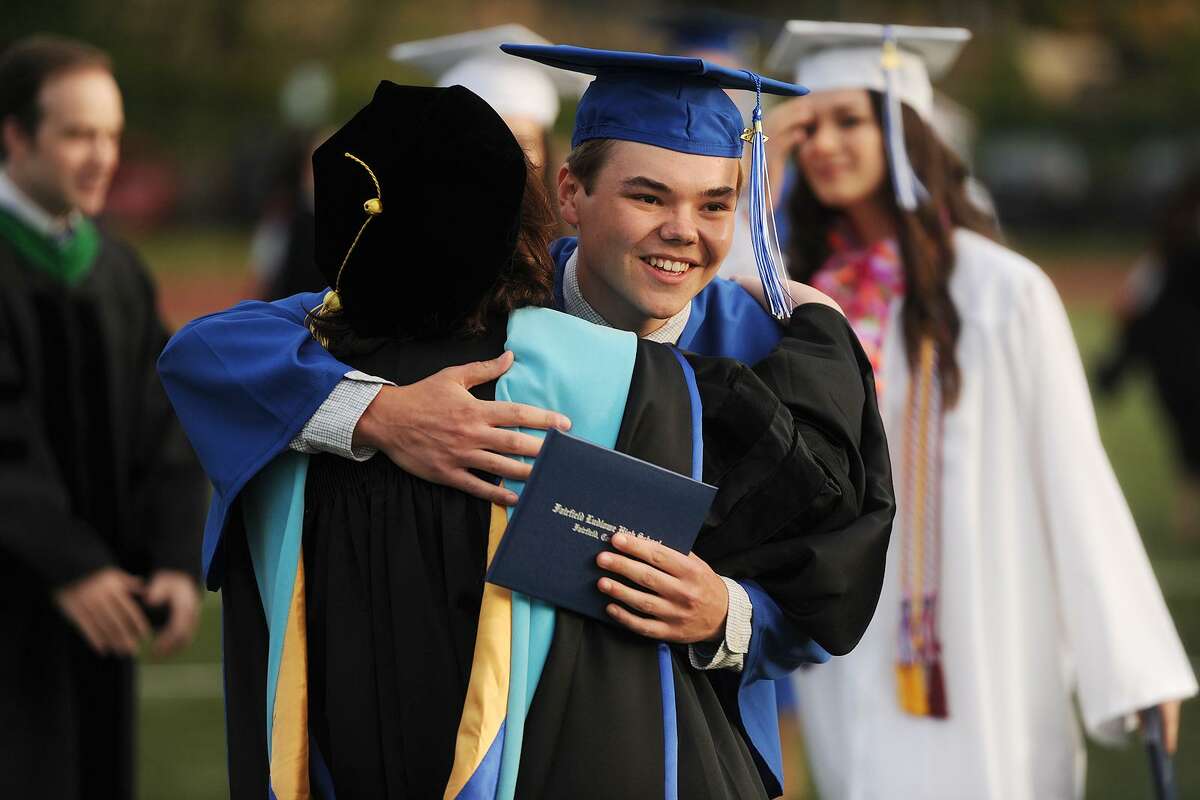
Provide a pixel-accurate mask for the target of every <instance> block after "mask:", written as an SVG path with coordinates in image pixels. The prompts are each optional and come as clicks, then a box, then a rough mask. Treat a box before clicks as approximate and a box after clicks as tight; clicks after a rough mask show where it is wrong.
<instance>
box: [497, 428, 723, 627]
mask: <svg viewBox="0 0 1200 800" xmlns="http://www.w3.org/2000/svg"><path fill="white" fill-rule="evenodd" d="M716 492H717V490H716V487H714V486H709V485H708V484H706V483H700V482H699V481H694V480H692V479H691V478H687V477H684V476H683V475H680V474H678V473H675V472H671V471H670V470H667V469H663V468H662V467H659V466H655V465H654V464H650V463H647V462H645V461H642V460H641V459H638V458H634V457H633V456H629V455H626V454H624V453H619V452H617V451H615V450H609V449H608V448H605V447H600V446H598V445H595V444H592V443H591V442H587V441H584V440H583V439H579V438H577V437H574V436H571V435H569V434H566V433H562V432H560V431H557V430H553V429H552V430H550V431H549V432H548V433H547V434H546V440H545V443H544V444H543V445H542V450H541V453H540V454H539V455H538V457H537V460H536V461H535V462H534V464H533V472H532V473H531V474H530V476H529V481H528V482H527V483H526V485H525V489H524V490H523V491H522V493H521V499H520V501H519V502H518V503H517V506H516V508H514V509H513V513H512V517H511V518H510V519H509V522H508V527H507V529H506V530H505V533H504V538H503V539H501V540H500V545H499V547H498V548H497V549H496V555H495V557H494V558H493V559H492V565H491V568H490V569H489V570H488V573H487V580H488V581H489V582H491V583H494V584H497V585H499V586H504V587H506V588H508V589H512V590H514V591H518V592H521V593H523V594H527V595H529V596H530V597H536V598H538V599H540V600H545V601H546V602H549V603H553V604H554V605H556V606H560V607H562V608H567V609H570V610H572V611H576V612H579V613H580V614H586V615H587V616H590V617H594V618H596V619H598V620H601V621H604V622H612V619H611V618H610V617H609V616H608V614H606V613H605V611H604V608H605V606H606V605H607V604H608V603H610V602H613V601H612V599H611V598H609V597H608V596H607V595H605V594H603V593H602V592H601V591H600V590H599V589H598V588H596V582H597V581H598V580H599V579H600V577H601V576H602V575H607V576H608V577H609V578H612V579H614V580H619V579H618V578H617V577H616V576H615V575H613V574H612V573H605V572H604V571H603V570H601V569H600V568H599V567H598V566H596V556H597V554H599V553H600V552H601V551H602V550H608V549H612V545H611V544H609V540H610V539H611V538H612V536H613V535H614V534H616V533H627V534H630V535H632V536H642V537H645V538H648V539H653V540H655V541H658V542H661V543H662V544H665V545H667V546H668V547H670V548H673V549H675V550H678V551H679V552H681V553H687V552H690V551H691V549H692V544H693V543H694V542H695V541H696V535H697V534H698V533H699V532H700V526H701V525H702V524H703V523H704V517H705V515H706V514H707V513H708V508H709V506H710V505H712V501H713V497H714V496H715V495H716Z"/></svg>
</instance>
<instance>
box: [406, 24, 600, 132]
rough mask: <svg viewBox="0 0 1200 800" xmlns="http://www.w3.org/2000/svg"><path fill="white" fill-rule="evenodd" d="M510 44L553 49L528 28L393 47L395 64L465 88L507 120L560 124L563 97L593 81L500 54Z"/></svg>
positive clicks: (509, 27)
mask: <svg viewBox="0 0 1200 800" xmlns="http://www.w3.org/2000/svg"><path fill="white" fill-rule="evenodd" d="M505 42H514V43H518V44H550V42H548V41H546V40H545V39H544V38H542V37H541V36H538V35H537V34H536V33H534V32H533V31H531V30H529V29H528V28H526V27H525V26H524V25H517V24H510V25H498V26H496V27H494V28H484V29H482V30H475V31H467V32H465V33H455V34H451V35H449V36H439V37H437V38H435V39H422V40H420V41H415V42H404V43H402V44H398V45H395V46H394V47H392V49H391V52H390V53H389V56H390V57H391V59H392V60H393V61H397V62H400V63H402V64H411V65H412V66H415V67H417V68H418V69H421V70H423V71H424V72H426V73H427V74H428V75H429V76H430V77H431V78H434V79H435V80H436V81H437V85H438V86H454V85H455V84H457V85H460V86H465V87H466V88H468V89H470V90H471V91H472V92H474V93H475V94H477V95H479V96H480V97H482V98H483V99H484V100H486V101H487V102H488V104H489V105H491V107H492V108H494V109H495V110H496V113H498V114H499V115H500V116H502V117H510V116H519V117H528V118H531V119H534V120H536V121H537V122H538V123H539V124H541V126H542V127H543V128H549V127H551V126H553V125H554V120H555V119H557V118H558V110H559V98H560V97H576V98H577V97H579V95H581V94H583V91H584V89H586V88H587V85H588V82H589V81H590V79H591V77H590V76H586V75H580V74H579V73H575V72H567V71H566V70H561V69H556V68H554V67H549V66H546V65H543V64H537V63H533V62H530V61H527V60H525V59H520V58H513V57H512V56H509V55H507V54H505V53H503V52H501V51H500V45H501V44H503V43H505Z"/></svg>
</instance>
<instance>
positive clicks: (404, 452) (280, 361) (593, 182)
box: [160, 45, 893, 788]
mask: <svg viewBox="0 0 1200 800" xmlns="http://www.w3.org/2000/svg"><path fill="white" fill-rule="evenodd" d="M503 49H505V50H506V51H507V52H509V53H512V54H517V55H521V56H525V57H530V58H533V59H535V60H539V61H543V62H544V63H547V64H549V65H551V66H556V67H562V68H567V69H573V70H576V71H581V72H588V73H591V74H594V75H596V76H597V77H596V80H594V81H593V82H592V84H591V86H590V87H589V88H588V90H587V92H586V93H585V94H584V96H583V98H582V99H581V101H580V105H579V108H578V111H577V117H576V127H575V135H574V137H573V141H572V146H573V148H574V149H573V152H572V154H571V156H570V157H569V158H568V161H567V164H566V165H565V166H564V167H563V168H562V169H561V170H560V173H559V191H558V200H559V205H560V210H561V213H562V216H563V219H564V220H565V221H566V222H568V223H569V224H571V225H574V226H576V227H577V228H578V230H579V237H578V239H576V238H573V237H572V238H567V239H561V240H559V241H557V242H555V243H554V245H553V246H552V254H553V256H554V261H555V265H556V276H555V292H556V300H557V305H558V307H559V308H561V309H562V310H564V311H567V312H568V313H570V314H572V315H574V316H577V317H580V318H582V319H585V320H588V321H590V322H594V323H596V324H600V325H606V326H612V327H617V328H622V329H625V330H629V331H635V332H637V333H638V334H639V335H640V336H643V337H645V338H648V339H652V340H655V341H660V342H667V343H671V344H675V345H677V346H679V347H680V348H683V349H686V350H690V351H693V352H696V353H698V354H700V355H713V356H724V357H728V358H734V359H736V360H738V361H741V362H743V363H745V364H756V363H758V362H760V361H761V360H762V359H763V358H764V357H765V356H767V355H768V354H769V353H771V352H772V351H773V350H775V349H776V348H777V347H779V346H780V341H781V337H782V336H783V333H784V326H782V325H781V324H780V323H778V322H777V321H776V320H775V319H773V318H772V317H771V316H770V315H769V314H768V313H767V312H766V311H764V310H763V307H762V305H760V302H759V300H756V299H755V297H753V296H752V295H751V294H750V293H748V292H747V291H746V290H744V289H743V288H742V287H740V286H739V285H737V284H735V283H731V282H729V281H714V280H713V278H714V277H715V276H716V272H717V270H718V268H719V266H720V264H721V261H722V260H723V259H724V257H725V255H726V253H727V252H728V250H729V246H730V242H731V240H732V235H733V228H734V209H735V204H736V198H737V196H738V192H739V189H740V184H741V180H742V176H741V166H740V158H741V155H742V151H743V147H744V142H745V140H744V139H743V133H744V131H745V128H744V124H743V121H742V119H741V115H740V113H739V112H738V110H737V108H736V106H735V105H734V104H733V101H732V100H730V99H729V97H728V95H726V93H725V92H724V91H723V89H725V88H732V89H739V90H750V91H754V90H755V88H756V86H759V87H761V89H762V91H774V92H777V93H783V94H797V93H800V92H802V91H803V90H802V89H800V87H795V86H791V85H788V84H779V83H776V82H772V81H769V80H766V79H760V78H758V77H757V76H754V75H751V74H749V73H744V72H741V71H734V70H723V69H721V68H717V67H714V66H713V65H709V64H705V63H704V62H703V61H701V60H699V59H684V58H673V57H660V56H648V55H646V54H636V53H635V54H630V53H612V52H608V51H591V50H584V49H582V48H559V47H549V46H546V47H538V46H510V45H505V46H504V48H503ZM387 202H388V201H387V199H386V198H385V199H384V203H385V204H386V203H387ZM792 291H793V301H796V300H799V301H800V304H799V305H798V307H797V308H795V311H794V313H793V314H792V316H791V319H790V320H789V321H788V323H787V325H788V326H790V332H791V333H792V334H793V335H794V336H795V337H796V339H797V340H803V339H804V338H805V337H809V338H810V339H811V341H809V342H807V344H800V345H797V347H798V348H799V349H801V350H805V348H807V350H806V355H807V356H811V357H813V358H815V359H816V360H817V361H818V362H819V360H820V359H821V358H828V359H844V358H848V359H850V360H851V361H854V360H855V356H854V355H852V354H851V355H846V354H843V353H840V352H836V351H835V349H834V348H830V347H828V346H827V345H826V344H824V343H823V342H826V341H827V339H826V337H825V332H827V331H829V330H832V329H833V328H837V329H838V330H841V329H843V328H844V327H845V322H844V320H843V319H842V318H841V317H840V315H838V314H836V313H833V312H831V311H830V309H829V306H831V305H832V301H829V300H828V298H825V297H824V296H823V295H821V294H820V293H818V292H815V291H814V290H811V289H808V288H807V287H802V286H800V285H798V284H795V285H793V287H792ZM319 302H320V297H319V296H317V295H300V296H297V297H295V298H290V299H288V300H285V301H280V302H279V303H277V304H261V303H251V304H243V305H240V306H238V307H236V308H234V309H231V310H229V311H226V312H222V313H220V314H216V315H212V316H209V317H206V318H202V319H200V320H197V321H195V322H193V323H192V324H190V325H189V326H187V327H186V328H185V329H184V330H183V331H181V332H180V334H179V335H177V336H176V337H175V339H173V340H172V343H171V344H170V345H169V346H168V348H167V350H166V351H165V352H164V355H163V358H162V359H161V361H160V372H161V374H162V375H163V377H164V381H165V383H166V385H167V387H168V392H169V393H170V394H171V396H172V400H173V402H174V403H175V405H176V408H177V410H178V411H179V413H180V415H181V419H182V420H183V421H184V424H185V427H187V428H188V430H189V433H190V434H191V436H192V440H193V442H195V443H196V446H197V448H198V450H199V452H200V456H201V460H202V462H204V463H205V465H206V468H207V469H208V472H209V475H210V477H212V478H213V481H214V485H215V488H216V494H215V498H214V505H213V508H212V509H211V511H210V516H209V524H208V529H207V531H206V541H205V552H204V557H205V564H206V568H207V569H208V577H209V585H210V586H213V587H216V586H218V585H219V583H220V580H221V574H220V569H221V562H220V551H219V545H220V541H221V531H222V529H223V527H224V525H225V521H226V518H227V515H228V513H229V509H230V507H231V505H232V504H233V501H234V499H235V498H236V496H237V494H238V492H239V491H240V490H241V488H242V486H244V484H245V481H246V480H247V479H248V478H249V477H251V476H253V475H254V474H255V473H257V472H258V471H259V470H260V469H261V468H262V467H263V466H264V465H265V464H267V463H268V462H270V461H271V460H272V459H273V458H274V457H275V456H276V455H278V454H279V453H280V452H281V451H282V450H283V449H285V448H287V447H288V446H289V443H290V445H291V447H292V448H294V449H299V450H302V451H308V452H311V451H315V450H324V451H328V452H336V453H340V454H342V455H345V456H347V457H354V458H366V457H369V456H370V455H372V454H373V453H374V452H375V451H376V449H378V450H382V451H383V452H384V453H385V454H386V455H387V456H388V457H389V458H390V459H391V460H392V461H394V462H395V463H396V464H398V465H399V466H401V467H403V468H404V469H406V470H407V471H409V472H411V473H413V474H415V475H418V476H420V477H424V478H426V479H429V480H431V481H434V482H436V483H442V484H447V485H450V486H454V487H456V488H460V489H463V490H464V491H467V492H469V493H471V494H475V495H477V496H479V497H482V498H485V499H489V500H493V501H495V502H500V503H509V504H511V503H512V502H514V501H515V497H513V496H512V495H511V493H510V492H509V491H508V490H507V489H504V488H503V487H502V486H497V485H496V484H495V483H493V482H491V481H488V480H486V479H484V478H481V477H479V476H478V475H476V474H474V473H473V472H472V470H478V471H484V472H487V473H491V474H494V475H499V476H501V477H507V478H513V479H517V480H523V479H525V478H526V477H528V474H529V464H528V463H527V462H522V461H518V460H517V459H515V458H511V457H507V455H512V456H526V457H528V456H533V455H536V453H537V451H538V448H539V447H540V438H538V437H537V436H534V435H531V434H529V433H525V432H521V431H519V430H505V429H504V428H518V429H519V428H527V429H539V428H540V429H545V428H549V427H562V428H566V427H569V425H570V422H569V421H568V420H566V419H564V418H563V417H561V415H559V414H557V413H555V412H554V411H547V410H542V409H537V408H532V407H529V406H521V405H516V404H509V403H497V402H484V401H480V400H477V399H476V398H475V397H473V396H472V394H471V393H470V389H471V388H472V387H474V386H476V385H478V384H481V383H485V382H488V381H492V380H495V379H496V378H498V377H499V376H500V375H501V374H503V373H504V372H505V371H506V370H507V369H508V367H509V366H510V365H511V356H510V355H507V354H506V355H505V356H502V357H501V358H499V359H495V360H494V361H490V362H482V363H476V364H469V365H463V366H459V367H451V368H448V369H446V370H443V371H442V372H440V373H438V374H436V375H434V376H432V377H430V378H427V379H425V380H423V381H420V382H418V383H414V384H411V385H409V386H400V387H393V386H387V387H382V388H381V387H380V384H379V383H378V382H373V381H372V380H371V379H370V378H369V377H368V376H364V375H361V374H359V373H354V372H353V371H351V370H350V369H349V368H348V367H347V366H346V365H344V364H342V363H340V362H338V361H336V360H335V359H334V358H333V357H332V356H330V355H329V354H328V353H327V352H325V351H324V350H323V349H322V348H321V347H320V345H319V344H317V343H316V342H315V341H314V340H313V339H312V337H311V336H309V334H308V331H307V329H305V327H304V325H303V322H304V318H305V314H306V312H307V310H308V309H311V308H313V307H315V306H316V305H317V304H318V303H319ZM835 308H836V306H835ZM863 363H865V362H863ZM855 368H856V369H857V367H855ZM865 369H866V371H865V373H864V380H866V381H867V382H869V381H870V371H869V367H868V368H865ZM825 391H826V390H825V389H821V390H814V391H813V392H812V398H813V400H814V402H818V403H819V402H825V401H826V400H828V399H829V398H827V397H825V395H824V392H825ZM870 394H871V395H872V396H873V392H871V393H870ZM801 404H802V403H801ZM868 416H869V418H867V417H864V418H863V419H862V420H854V421H853V422H854V425H853V427H854V428H855V429H857V430H862V431H863V432H864V435H863V440H862V441H861V442H857V443H856V447H857V446H861V457H862V459H863V461H864V462H865V466H866V469H865V474H866V478H865V481H864V483H863V485H862V486H860V487H858V490H859V492H860V493H861V494H860V497H859V500H860V502H859V504H858V508H859V510H860V514H859V515H858V517H857V518H855V519H852V520H846V521H845V524H844V525H843V526H842V527H841V528H840V530H839V531H838V532H837V535H835V536H831V537H830V539H829V547H828V551H827V552H826V553H825V554H824V555H825V556H829V557H831V561H830V562H827V563H834V564H836V565H837V566H836V567H835V568H833V569H832V570H831V571H830V572H829V573H827V574H824V575H823V576H822V577H821V578H820V579H819V580H817V581H815V582H814V583H813V584H812V585H811V586H810V587H808V588H813V587H815V586H816V585H818V584H819V585H820V586H821V587H822V588H821V590H820V591H821V592H822V593H823V598H822V599H820V600H818V601H816V602H815V604H814V606H813V607H814V608H817V607H819V608H820V612H819V613H818V614H813V615H808V616H807V618H806V619H805V620H804V621H803V623H801V622H799V621H798V619H797V615H795V614H790V615H789V614H785V613H784V612H783V611H782V610H781V607H780V605H779V604H778V603H777V602H776V598H773V597H772V596H771V595H770V594H769V593H767V592H765V591H764V590H763V589H762V588H761V587H760V586H758V585H756V584H755V583H754V582H753V581H738V580H733V579H730V578H726V577H722V576H719V575H716V574H715V573H714V572H713V570H712V569H711V568H709V567H708V565H707V564H705V563H704V562H703V561H702V560H701V559H699V558H698V557H696V556H695V555H691V556H682V555H679V554H676V553H674V552H673V551H670V550H668V549H667V548H664V547H662V546H658V545H654V544H653V543H648V542H645V541H642V540H629V537H616V538H615V540H614V545H615V547H616V549H617V550H618V551H619V552H616V553H606V554H603V555H602V556H601V566H602V567H604V568H605V569H607V570H609V571H611V572H613V573H615V574H618V575H623V576H625V577H627V578H630V579H631V580H632V581H633V583H634V584H636V585H638V586H640V587H641V588H640V589H633V588H628V587H626V586H624V585H622V584H621V583H620V582H618V581H612V580H607V579H605V580H602V581H601V583H600V587H599V588H600V589H601V591H605V592H607V593H608V594H610V595H611V596H612V597H613V598H614V599H616V600H618V601H621V602H620V603H613V604H611V606H610V609H609V611H610V613H611V614H612V615H613V617H614V618H615V619H616V620H617V621H618V622H620V623H621V624H623V625H625V626H626V627H628V628H630V629H631V630H633V631H635V632H637V633H639V634H641V635H644V636H648V637H651V638H654V639H658V640H662V641H666V642H672V643H679V644H687V645H689V646H690V648H689V649H690V656H691V662H692V665H693V666H694V667H695V668H697V669H708V670H721V671H722V672H724V673H725V676H726V677H728V678H730V679H731V680H732V685H731V686H730V688H729V691H728V692H727V693H726V696H727V698H730V702H732V703H734V704H735V705H736V708H737V712H738V715H739V716H740V717H741V719H742V721H743V724H744V733H745V734H746V736H747V739H748V741H749V742H750V744H751V746H752V747H753V748H754V749H755V751H756V753H757V754H758V763H759V764H760V771H761V772H762V775H763V779H764V781H765V782H766V784H767V786H768V788H770V787H771V786H772V783H773V782H774V783H777V782H778V775H779V768H778V763H779V750H778V740H777V737H776V736H775V733H774V731H773V720H774V700H773V697H774V695H773V688H772V684H771V683H770V681H767V680H763V679H764V678H776V677H781V676H782V675H784V674H786V673H787V672H788V671H790V670H791V669H793V668H794V667H795V666H797V665H798V664H799V663H802V662H803V661H805V660H812V659H814V658H823V657H825V654H824V653H823V652H822V651H821V649H820V647H816V648H814V647H813V646H812V643H813V641H816V642H817V643H818V644H819V645H821V646H823V647H824V648H825V649H827V650H829V651H831V652H837V653H841V652H846V651H847V650H849V649H850V648H851V647H853V646H854V643H855V642H856V641H857V639H858V637H859V635H860V634H861V631H862V630H863V629H864V628H865V625H866V623H867V622H868V621H869V619H870V616H871V613H872V611H873V609H874V604H875V600H876V597H877V594H878V588H879V580H880V577H881V575H882V565H883V553H884V551H885V550H886V543H887V536H888V531H889V530H890V523H891V516H892V510H893V503H892V496H891V484H890V469H889V467H888V462H887V451H886V445H885V443H884V442H883V439H882V436H881V435H880V436H875V435H874V434H875V433H876V432H878V431H879V430H880V429H879V421H878V413H877V411H876V410H875V408H874V405H873V404H872V405H871V406H870V409H869V412H868ZM210 443H211V446H210ZM506 454H507V455H506ZM769 516H770V509H769V508H765V509H764V518H763V522H762V525H763V528H764V530H763V531H762V535H764V536H770V535H771V528H772V525H773V524H774V523H772V522H770V521H769V520H768V518H769ZM643 590H644V591H643ZM626 606H629V607H632V608H636V609H638V611H639V612H640V613H637V614H635V613H632V612H631V611H629V610H628V608H626ZM818 617H819V618H818Z"/></svg>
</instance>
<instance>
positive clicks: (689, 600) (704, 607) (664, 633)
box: [596, 533, 729, 644]
mask: <svg viewBox="0 0 1200 800" xmlns="http://www.w3.org/2000/svg"><path fill="white" fill-rule="evenodd" d="M612 544H613V546H614V547H615V548H616V549H617V550H618V551H620V552H617V553H614V552H608V551H606V552H603V553H600V554H599V555H598V556H596V563H597V564H598V565H599V566H600V568H601V569H604V570H607V571H608V572H612V573H614V574H616V575H620V576H621V577H623V578H626V579H628V580H629V581H630V582H632V583H634V584H637V585H638V586H640V587H642V588H643V589H645V590H646V591H641V590H639V589H634V588H630V587H629V586H626V585H624V584H622V583H621V582H620V581H615V580H611V579H609V578H601V579H600V581H599V582H598V584H597V585H598V587H599V589H600V591H602V592H604V593H605V594H606V595H608V596H609V597H611V598H613V599H614V600H617V601H619V603H610V604H609V605H608V607H607V611H608V613H609V615H610V616H612V618H613V619H614V620H616V621H617V622H619V623H620V624H621V625H623V626H625V627H626V628H628V629H629V630H631V631H633V632H634V633H637V634H641V635H642V636H645V637H647V638H649V639H656V640H659V641H664V642H672V643H675V644H694V643H696V642H710V641H716V640H719V639H720V638H721V637H722V635H723V631H724V629H725V616H726V613H727V612H728V610H729V592H728V590H726V588H725V582H724V581H722V580H721V578H720V576H718V575H717V573H715V572H713V570H712V568H711V567H709V566H708V564H707V563H705V562H704V560H703V559H701V558H700V557H699V556H697V555H696V554H695V553H689V554H688V555H686V556H685V555H683V554H682V553H679V552H676V551H675V550H672V549H671V548H669V547H666V546H665V545H661V544H659V543H658V542H654V541H651V540H649V539H639V538H637V537H633V536H628V535H626V534H621V533H619V534H617V535H616V536H614V537H613V538H612ZM622 604H623V605H622ZM625 606H628V608H626V607H625ZM629 608H632V609H634V610H635V611H637V612H638V613H636V614H635V613H633V612H631V611H629Z"/></svg>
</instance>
